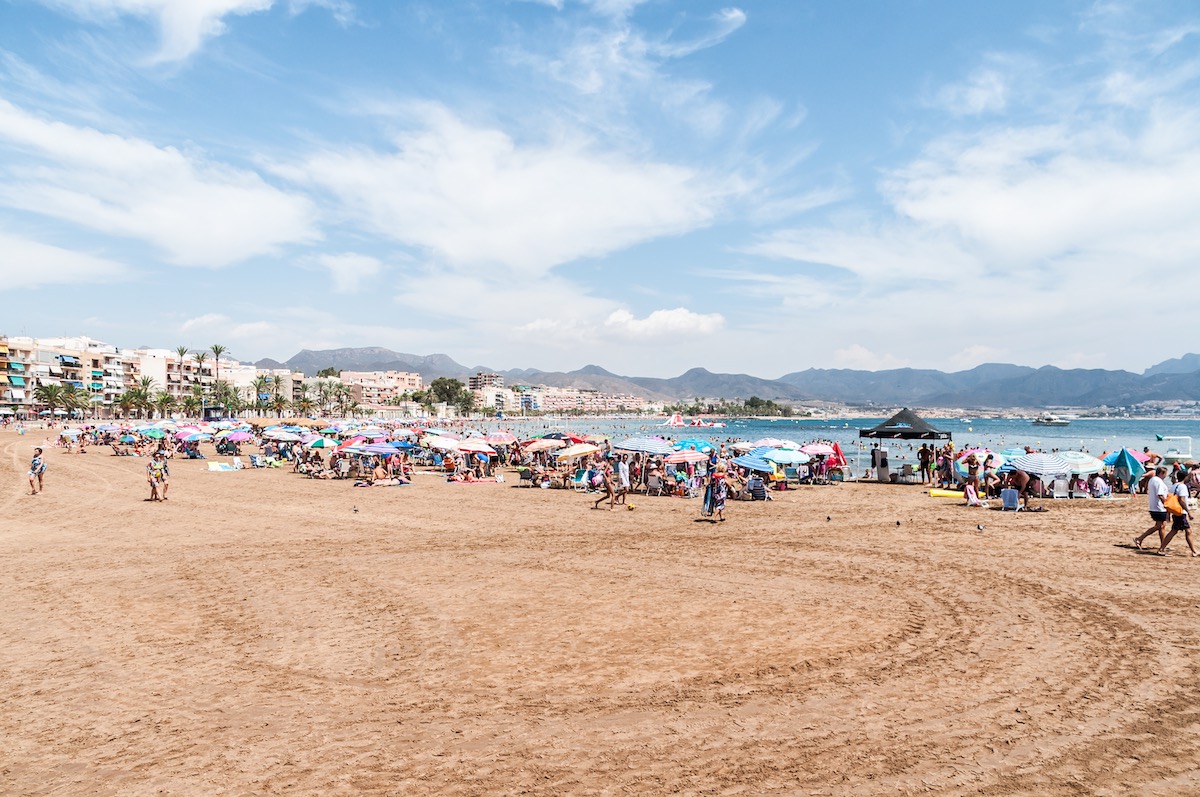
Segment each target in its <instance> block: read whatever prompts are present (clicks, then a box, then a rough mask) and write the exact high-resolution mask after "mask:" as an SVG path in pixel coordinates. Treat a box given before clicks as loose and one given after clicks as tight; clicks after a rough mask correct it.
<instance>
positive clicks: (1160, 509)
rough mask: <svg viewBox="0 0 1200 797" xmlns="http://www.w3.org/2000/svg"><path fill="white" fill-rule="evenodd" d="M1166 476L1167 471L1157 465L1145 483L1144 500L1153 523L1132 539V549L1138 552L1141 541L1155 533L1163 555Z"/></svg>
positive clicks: (1165, 545)
mask: <svg viewBox="0 0 1200 797" xmlns="http://www.w3.org/2000/svg"><path fill="white" fill-rule="evenodd" d="M1166 475H1167V469H1166V468H1165V467H1164V466H1162V465H1159V466H1158V467H1157V468H1155V469H1154V475H1153V476H1151V477H1150V481H1148V482H1146V498H1147V501H1148V504H1149V507H1150V519H1151V520H1153V521H1154V525H1153V526H1151V527H1150V528H1148V529H1146V530H1145V531H1144V532H1142V535H1141V536H1140V537H1134V538H1133V547H1134V548H1137V549H1138V550H1139V551H1140V550H1141V549H1142V540H1144V539H1146V538H1147V537H1149V536H1150V535H1151V534H1153V533H1154V532H1156V531H1157V532H1158V548H1159V553H1165V552H1164V550H1163V549H1164V548H1166V547H1167V541H1166V533H1165V532H1164V531H1163V524H1165V523H1166V522H1167V508H1166V507H1165V506H1163V497H1164V496H1166V494H1167V482H1166V480H1165V479H1164V478H1163V477H1164V476H1166Z"/></svg>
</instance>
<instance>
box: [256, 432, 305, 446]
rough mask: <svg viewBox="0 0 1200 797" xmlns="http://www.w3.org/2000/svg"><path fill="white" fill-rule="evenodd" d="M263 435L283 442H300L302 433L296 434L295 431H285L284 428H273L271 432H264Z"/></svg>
mask: <svg viewBox="0 0 1200 797" xmlns="http://www.w3.org/2000/svg"><path fill="white" fill-rule="evenodd" d="M263 437H266V438H269V439H271V440H278V441H279V442H281V443H298V442H300V435H298V434H296V433H295V432H285V431H284V430H282V429H272V430H271V431H269V432H263Z"/></svg>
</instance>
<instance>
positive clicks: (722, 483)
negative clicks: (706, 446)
mask: <svg viewBox="0 0 1200 797" xmlns="http://www.w3.org/2000/svg"><path fill="white" fill-rule="evenodd" d="M725 474H726V470H725V465H724V464H720V465H717V469H716V470H715V471H713V475H712V479H711V481H710V482H709V484H710V487H711V488H712V495H711V498H710V500H711V501H712V511H713V514H715V515H716V516H717V521H718V522H720V523H724V522H725V499H726V498H727V497H728V496H729V484H728V483H727V482H726V480H725Z"/></svg>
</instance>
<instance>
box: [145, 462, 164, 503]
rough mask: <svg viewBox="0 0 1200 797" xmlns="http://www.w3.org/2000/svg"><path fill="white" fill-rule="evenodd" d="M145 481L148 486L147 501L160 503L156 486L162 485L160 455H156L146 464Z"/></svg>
mask: <svg viewBox="0 0 1200 797" xmlns="http://www.w3.org/2000/svg"><path fill="white" fill-rule="evenodd" d="M146 481H147V482H149V484H150V498H148V499H147V500H149V501H161V500H162V498H161V496H160V495H159V491H158V486H159V485H160V484H162V454H161V453H156V454H155V455H154V456H152V457H151V458H150V461H149V462H147V463H146Z"/></svg>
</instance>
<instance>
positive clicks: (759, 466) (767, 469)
mask: <svg viewBox="0 0 1200 797" xmlns="http://www.w3.org/2000/svg"><path fill="white" fill-rule="evenodd" d="M730 462H732V463H733V464H734V465H737V466H738V467H739V468H746V469H747V470H756V471H759V472H761V473H774V472H775V466H774V465H772V464H771V463H770V462H768V461H767V460H765V459H763V458H762V457H760V456H751V455H750V454H746V455H744V456H740V457H734V458H733V459H731V460H730Z"/></svg>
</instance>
